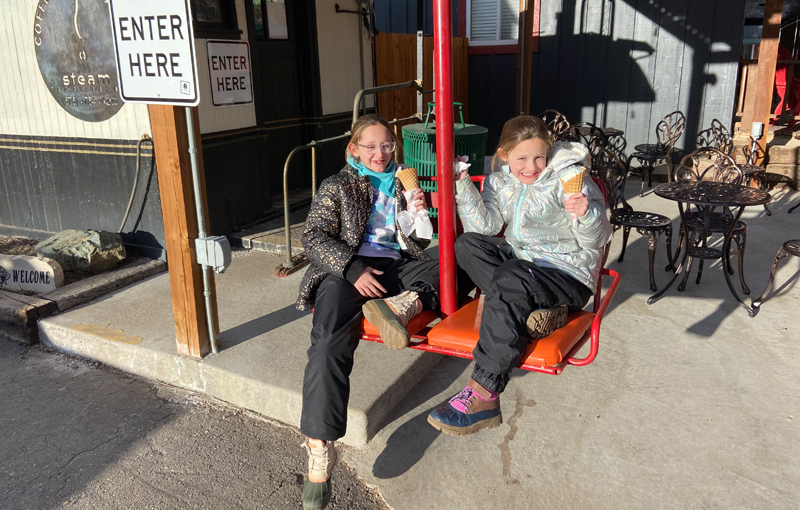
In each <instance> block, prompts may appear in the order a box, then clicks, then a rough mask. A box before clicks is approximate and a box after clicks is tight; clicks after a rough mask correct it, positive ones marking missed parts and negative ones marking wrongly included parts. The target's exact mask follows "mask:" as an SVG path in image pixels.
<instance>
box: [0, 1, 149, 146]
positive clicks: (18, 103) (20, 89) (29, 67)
mask: <svg viewBox="0 0 800 510" xmlns="http://www.w3.org/2000/svg"><path fill="white" fill-rule="evenodd" d="M37 4H38V2H37V1H36V0H14V1H11V2H4V6H3V15H2V16H0V69H2V70H3V72H2V73H0V133H2V134H9V135H29V136H65V137H79V138H106V139H122V140H136V139H138V138H139V137H140V136H141V135H142V134H143V133H148V134H150V133H151V130H150V117H149V114H148V112H147V105H140V104H137V105H124V106H123V107H122V108H121V109H120V110H119V112H117V114H116V115H114V116H113V117H111V118H110V119H108V120H106V121H103V122H84V121H82V120H80V119H77V118H75V117H73V116H72V115H70V114H69V113H67V112H66V111H64V110H63V109H62V108H61V107H60V106H59V105H58V103H57V102H56V100H55V99H54V98H53V96H52V95H51V94H50V91H48V90H47V86H46V85H45V83H44V81H43V80H42V75H41V73H40V72H39V66H38V64H37V62H36V51H35V48H34V43H33V24H34V14H35V12H36V6H37Z"/></svg>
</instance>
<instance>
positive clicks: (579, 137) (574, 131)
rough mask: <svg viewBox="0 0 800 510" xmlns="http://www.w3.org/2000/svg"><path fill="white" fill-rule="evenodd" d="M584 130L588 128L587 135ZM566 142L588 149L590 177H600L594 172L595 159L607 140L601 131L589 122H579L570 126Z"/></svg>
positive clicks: (606, 143)
mask: <svg viewBox="0 0 800 510" xmlns="http://www.w3.org/2000/svg"><path fill="white" fill-rule="evenodd" d="M580 128H584V130H583V131H584V132H581V129H580ZM586 128H588V133H585V131H586ZM566 138H567V139H568V140H571V141H573V142H578V143H581V144H583V145H585V146H586V148H587V149H589V157H590V158H591V162H592V175H598V176H599V175H600V174H598V173H596V172H595V170H594V168H595V166H596V165H595V159H596V158H597V155H598V154H599V153H600V150H601V149H605V148H606V146H607V145H608V138H606V135H605V134H604V133H603V131H602V130H601V129H600V128H598V127H596V126H595V125H594V124H592V123H590V122H581V123H579V124H574V125H572V126H570V128H569V133H568V135H567V137H566Z"/></svg>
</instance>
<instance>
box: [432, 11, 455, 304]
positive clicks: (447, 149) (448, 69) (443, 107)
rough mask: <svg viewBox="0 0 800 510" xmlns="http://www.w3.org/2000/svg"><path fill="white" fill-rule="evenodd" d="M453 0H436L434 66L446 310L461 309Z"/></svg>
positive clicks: (441, 274)
mask: <svg viewBox="0 0 800 510" xmlns="http://www.w3.org/2000/svg"><path fill="white" fill-rule="evenodd" d="M451 13H452V8H451V0H433V69H434V74H435V76H436V80H435V84H434V85H435V88H436V175H437V177H438V181H439V182H438V188H439V189H438V191H439V284H440V294H441V306H442V313H443V314H444V315H450V314H452V313H454V312H455V311H456V310H457V309H458V298H457V292H456V256H455V252H454V250H453V246H454V244H455V242H456V214H455V208H454V204H455V181H454V180H453V160H454V159H455V145H454V143H453V139H454V134H453V133H454V132H453V49H452V46H453V44H452V42H453V22H452V20H451V19H450V18H451V15H452V14H451Z"/></svg>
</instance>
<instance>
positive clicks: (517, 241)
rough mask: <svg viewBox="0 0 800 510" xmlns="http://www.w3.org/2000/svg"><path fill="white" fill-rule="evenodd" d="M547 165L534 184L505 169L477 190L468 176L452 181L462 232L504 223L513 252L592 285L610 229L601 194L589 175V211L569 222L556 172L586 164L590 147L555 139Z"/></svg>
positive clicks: (494, 229) (487, 231)
mask: <svg viewBox="0 0 800 510" xmlns="http://www.w3.org/2000/svg"><path fill="white" fill-rule="evenodd" d="M547 161H548V164H547V167H546V168H545V169H544V171H543V172H542V173H541V175H540V176H539V178H538V179H537V180H536V182H534V183H533V184H530V185H527V184H523V183H521V182H520V181H519V179H517V178H516V177H514V176H513V175H512V174H511V172H510V171H509V169H508V166H507V165H505V166H503V170H502V171H499V172H494V173H492V174H491V175H489V176H488V177H487V178H486V181H485V182H484V187H483V192H482V193H479V192H478V190H477V189H476V188H475V186H474V185H472V184H471V182H470V181H469V180H468V179H461V180H459V181H457V182H456V204H457V205H458V215H459V216H460V218H461V221H462V223H463V224H464V230H465V231H466V232H477V233H479V234H484V235H489V236H493V235H496V234H497V233H499V232H500V231H501V229H502V228H503V226H504V225H505V226H506V230H505V240H506V243H508V245H506V243H503V246H504V247H505V248H506V249H508V248H509V245H510V249H512V250H513V253H514V256H515V257H516V258H518V259H524V260H528V261H531V262H536V263H537V264H539V265H541V266H550V267H555V268H557V269H560V270H562V271H564V272H566V273H567V274H569V275H570V276H572V277H574V278H575V279H577V280H578V281H580V282H582V283H583V284H585V285H586V286H588V287H589V288H590V289H592V290H594V289H595V287H596V285H597V278H598V275H599V273H600V264H601V258H602V254H601V248H602V247H603V246H605V244H606V243H607V242H608V241H609V240H611V237H612V236H613V234H614V232H613V229H612V227H611V223H609V221H608V218H607V217H606V206H605V199H604V198H603V194H602V193H601V191H600V190H599V189H598V187H597V185H595V183H594V181H592V179H590V178H589V176H588V175H587V176H586V178H585V179H584V181H583V190H582V192H583V194H584V195H586V196H587V197H589V211H588V212H587V213H586V215H585V216H583V217H581V218H578V226H577V227H573V226H572V219H571V217H570V214H569V213H568V212H567V211H566V209H565V208H564V199H565V198H564V191H563V188H562V185H561V181H560V180H559V178H560V177H563V176H564V175H565V174H566V173H567V170H568V169H569V168H570V167H575V166H577V167H578V169H580V167H581V166H585V167H587V168H588V167H589V158H588V151H587V150H586V147H584V146H583V145H581V144H578V143H571V142H562V143H558V144H555V145H554V146H553V148H552V149H550V151H549V153H548V155H547Z"/></svg>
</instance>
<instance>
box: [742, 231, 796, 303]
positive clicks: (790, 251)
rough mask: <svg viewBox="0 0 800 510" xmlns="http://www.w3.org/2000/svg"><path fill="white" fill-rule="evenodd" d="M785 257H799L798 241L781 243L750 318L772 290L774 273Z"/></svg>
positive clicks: (755, 300)
mask: <svg viewBox="0 0 800 510" xmlns="http://www.w3.org/2000/svg"><path fill="white" fill-rule="evenodd" d="M787 255H792V256H794V257H800V239H792V240H791V241H786V242H785V243H783V246H781V249H780V250H778V253H776V254H775V260H773V261H772V270H771V271H770V272H769V280H768V281H767V288H766V289H764V292H763V293H762V294H761V295H760V296H759V297H758V298H757V299H754V300H753V302H752V307H753V315H752V317H755V316H756V315H757V314H758V311H759V310H761V305H763V304H764V301H766V300H767V295H769V291H770V290H771V289H772V284H773V283H774V282H775V272H776V271H777V270H778V266H779V265H780V264H781V261H782V260H783V259H784V258H785V257H786V256H787Z"/></svg>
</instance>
